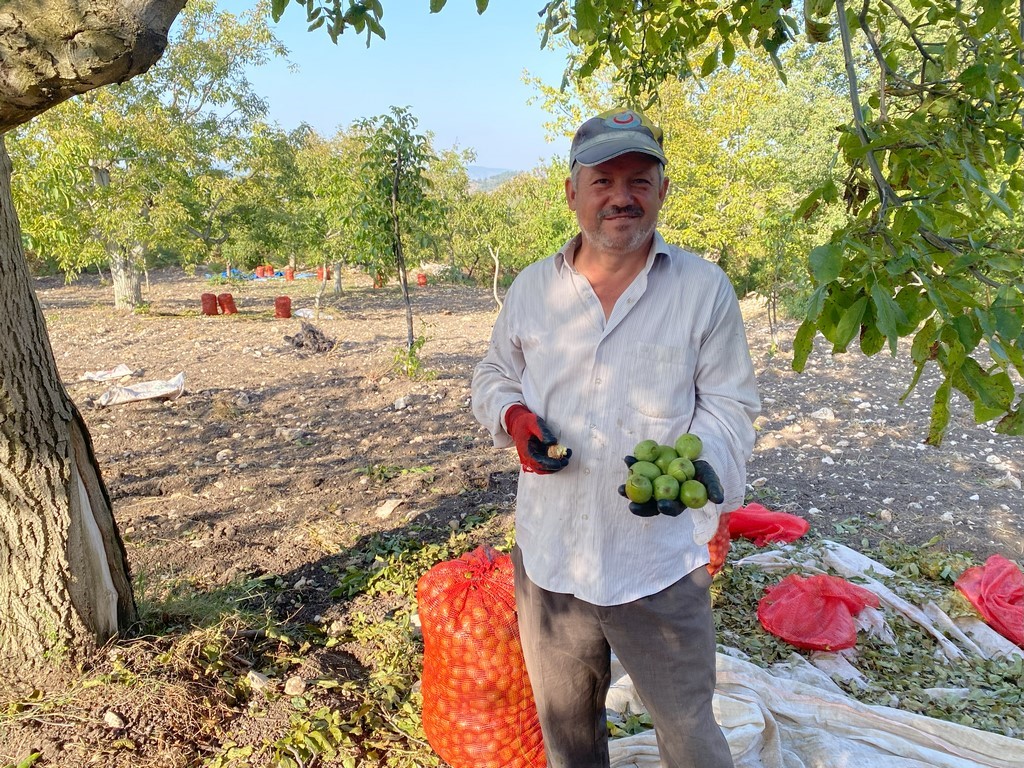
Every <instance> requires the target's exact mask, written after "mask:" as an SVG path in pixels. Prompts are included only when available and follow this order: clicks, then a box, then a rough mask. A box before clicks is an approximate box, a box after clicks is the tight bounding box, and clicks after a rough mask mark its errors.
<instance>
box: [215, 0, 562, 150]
mask: <svg viewBox="0 0 1024 768" xmlns="http://www.w3.org/2000/svg"><path fill="white" fill-rule="evenodd" d="M219 4H220V6H221V7H222V8H224V9H226V10H229V11H232V12H239V11H240V10H244V9H246V8H250V7H252V3H251V2H246V0H221V2H220V3H219ZM543 4H544V3H543V2H542V0H492V2H491V3H490V7H489V8H488V9H487V11H486V12H485V13H483V14H482V15H478V14H477V13H476V3H475V2H474V0H448V4H447V5H446V6H445V8H444V10H443V11H441V12H440V13H438V14H431V13H430V12H429V6H430V4H429V2H428V0H385V1H384V18H383V25H384V28H385V30H386V32H387V39H386V40H383V41H382V40H380V39H378V38H374V39H373V42H372V43H371V44H370V47H369V48H367V47H366V43H365V37H359V36H356V35H353V34H352V33H351V31H347V32H345V33H344V34H343V35H342V36H341V37H339V38H338V44H337V45H334V44H333V43H332V42H331V40H330V38H329V37H328V35H327V33H326V32H325V31H324V30H323V28H321V29H319V30H316V31H314V32H307V30H306V28H307V24H306V14H305V10H304V9H303V8H302V7H301V6H297V5H295V4H294V2H293V3H292V4H290V5H289V6H288V8H287V10H286V11H285V13H284V16H283V18H282V19H281V22H280V23H278V24H272V25H271V26H272V28H273V29H274V30H275V33H276V34H277V35H278V37H279V38H280V39H281V40H282V42H284V44H285V45H286V46H287V47H288V49H289V52H290V53H289V60H290V61H291V62H292V63H293V64H295V65H297V66H298V71H297V72H290V71H289V69H288V66H287V63H286V62H285V61H283V60H276V61H274V62H273V63H271V64H269V65H267V66H265V67H262V68H260V69H258V70H254V71H253V72H252V73H251V76H250V79H251V81H252V83H253V85H254V86H255V89H256V91H257V93H259V94H260V95H261V96H263V97H264V98H265V99H267V101H268V102H269V105H270V118H271V119H272V120H274V121H276V122H278V123H279V124H280V125H281V126H282V127H283V128H286V129H291V128H294V127H295V126H297V125H298V124H299V123H301V122H306V123H309V124H310V125H312V126H313V127H314V128H315V129H316V130H317V131H319V132H320V133H323V134H328V135H329V134H332V133H334V131H335V130H336V129H337V128H338V127H343V126H347V125H348V124H349V123H351V122H352V121H353V120H356V119H358V118H363V117H372V116H374V115H379V114H383V113H385V112H387V111H388V110H389V108H390V107H391V106H392V105H394V106H400V107H409V108H410V110H411V112H412V114H413V115H415V117H416V118H417V120H418V121H419V129H420V131H422V132H426V131H430V132H432V133H433V134H434V146H435V149H438V150H440V149H446V148H449V147H452V146H454V145H456V144H457V145H458V146H459V147H460V148H463V149H465V148H472V149H474V150H475V151H476V154H477V159H476V162H475V165H480V166H486V167H490V168H499V169H509V170H527V169H530V168H533V167H535V166H536V165H538V164H539V163H540V162H543V161H544V160H546V159H547V158H549V157H551V156H553V155H558V156H565V155H566V154H568V146H569V141H568V139H566V138H559V139H557V140H556V141H555V142H553V143H549V142H547V141H545V130H544V128H543V123H544V121H545V120H546V119H547V116H546V114H545V112H544V110H543V109H542V108H541V106H540V105H539V104H535V105H533V106H527V101H528V99H529V98H530V97H531V96H533V95H535V90H534V88H533V87H532V86H529V85H527V84H525V83H524V82H523V71H524V70H528V71H529V73H530V74H531V75H534V76H537V77H540V78H541V79H543V80H544V82H546V83H548V84H550V85H554V86H557V85H558V84H559V83H560V82H561V76H562V70H563V68H564V59H563V57H562V55H561V54H560V53H558V52H554V51H550V50H545V51H542V50H540V36H539V34H538V33H537V31H536V27H537V24H538V22H539V21H540V17H539V16H538V15H537V11H538V10H539V9H540V8H541V7H542V6H543Z"/></svg>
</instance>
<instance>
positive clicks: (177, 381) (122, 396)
mask: <svg viewBox="0 0 1024 768" xmlns="http://www.w3.org/2000/svg"><path fill="white" fill-rule="evenodd" d="M184 391H185V372H184V371H181V372H180V373H179V374H178V375H177V376H175V377H174V378H173V379H167V380H162V381H141V382H139V383H138V384H134V385H132V386H130V387H111V388H110V389H108V390H107V391H106V392H104V393H103V394H102V395H100V396H99V398H97V400H96V405H97V406H98V407H103V406H107V405H118V404H119V403H130V402H133V401H135V400H153V399H156V398H163V399H164V400H175V399H177V398H178V397H180V396H181V394H182V393H183V392H184Z"/></svg>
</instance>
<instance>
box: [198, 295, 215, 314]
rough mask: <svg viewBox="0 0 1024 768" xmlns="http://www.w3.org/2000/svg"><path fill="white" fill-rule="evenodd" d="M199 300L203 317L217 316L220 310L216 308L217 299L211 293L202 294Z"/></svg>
mask: <svg viewBox="0 0 1024 768" xmlns="http://www.w3.org/2000/svg"><path fill="white" fill-rule="evenodd" d="M199 300H200V301H202V302H203V314H204V315H218V314H220V310H219V309H218V308H217V297H216V295H214V294H212V293H204V294H203V295H202V296H200V297H199Z"/></svg>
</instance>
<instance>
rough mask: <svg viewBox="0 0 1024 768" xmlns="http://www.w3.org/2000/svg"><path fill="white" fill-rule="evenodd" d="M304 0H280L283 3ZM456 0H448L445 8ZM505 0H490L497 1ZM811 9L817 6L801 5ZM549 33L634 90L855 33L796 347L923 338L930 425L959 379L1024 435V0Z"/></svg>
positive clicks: (642, 95)
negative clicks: (931, 380)
mask: <svg viewBox="0 0 1024 768" xmlns="http://www.w3.org/2000/svg"><path fill="white" fill-rule="evenodd" d="M300 2H301V4H302V5H303V6H304V7H305V8H306V9H307V13H308V14H309V16H310V19H311V26H313V27H315V26H319V25H320V24H323V23H326V22H321V21H319V19H320V18H323V17H326V19H327V21H329V22H330V26H329V27H328V31H329V33H330V34H331V36H332V38H334V39H337V36H338V35H339V34H341V33H342V32H343V31H344V30H345V29H346V28H349V27H351V28H352V29H354V30H355V31H356V32H365V33H366V39H367V44H369V42H370V39H371V37H372V36H373V35H377V36H378V37H381V38H383V37H384V30H383V28H382V27H381V24H380V22H381V17H382V16H383V9H382V7H381V4H380V3H379V2H376V1H373V2H354V1H353V0H348V2H347V3H343V2H342V0H332V2H328V3H324V4H321V3H317V2H315V0H300ZM287 3H288V0H276V2H275V14H276V15H280V13H281V12H282V11H283V10H284V8H285V6H286V5H287ZM444 5H445V1H444V0H431V4H430V6H431V10H432V11H435V12H436V11H439V10H441V9H442V8H443V7H444ZM486 6H487V3H486V2H484V1H482V0H478V2H477V8H478V10H479V11H483V10H485V9H486ZM795 7H799V8H800V9H801V11H802V13H801V17H800V18H797V17H796V16H795V15H794V13H793V11H794V8H795ZM541 17H542V19H543V33H542V40H541V44H542V45H546V44H548V43H549V41H551V40H555V39H563V40H567V41H568V42H569V43H570V44H571V50H572V54H571V55H570V59H569V64H568V67H567V70H566V82H568V81H570V80H573V79H575V80H581V79H586V78H588V77H590V76H591V75H593V74H594V73H595V72H596V71H597V70H598V69H599V68H600V67H601V66H603V65H611V66H612V67H613V68H614V70H615V80H616V83H617V84H618V86H619V87H620V89H621V92H622V93H624V94H625V95H626V96H627V98H628V100H629V101H630V103H633V104H635V105H637V106H639V107H642V108H647V107H650V106H651V105H653V104H656V103H657V102H658V101H659V95H660V89H661V88H662V86H663V85H664V84H666V83H672V82H676V81H679V80H685V79H688V78H698V79H699V78H703V77H707V76H709V75H711V74H712V73H714V72H716V71H718V70H720V69H723V68H730V67H732V66H733V65H734V64H735V62H736V58H737V55H738V53H737V52H738V49H739V48H741V47H742V48H746V49H748V50H750V51H753V52H755V53H758V54H760V55H763V56H765V57H767V59H768V60H770V61H771V62H772V63H773V64H774V65H775V67H776V69H777V70H778V74H779V76H780V78H781V79H782V80H783V81H784V82H785V79H786V72H787V69H786V67H785V65H784V62H783V57H782V56H781V55H780V54H781V52H783V51H784V49H785V48H786V47H787V46H788V45H790V44H791V43H792V42H793V40H794V39H795V38H796V37H797V36H798V35H801V34H802V35H804V36H805V37H806V38H807V40H808V41H810V42H812V43H821V42H824V41H827V40H829V39H831V38H832V37H833V36H835V37H837V38H838V39H839V40H840V41H841V43H842V49H843V59H844V65H845V74H846V77H845V83H844V84H843V86H844V88H845V91H846V96H847V98H848V101H849V110H850V111H849V116H848V119H847V121H846V122H845V124H844V125H843V126H841V128H840V130H839V131H838V139H837V142H836V152H837V158H838V161H839V163H840V164H841V165H842V167H843V168H844V170H845V173H843V174H842V178H841V180H840V182H839V183H836V182H835V181H833V180H831V179H830V180H828V181H827V182H825V183H824V184H822V185H821V186H820V187H819V188H818V189H816V190H815V191H814V192H813V193H812V194H811V195H809V196H808V197H807V198H806V199H805V200H804V201H803V202H802V203H801V204H800V205H799V206H797V207H796V210H795V211H794V215H795V217H796V220H797V221H800V220H803V219H804V218H805V217H806V218H810V217H812V216H813V215H814V213H815V210H816V208H817V206H818V204H820V203H821V202H826V203H827V202H835V201H839V200H841V201H843V202H844V203H845V204H846V206H847V209H848V213H849V216H848V219H847V220H846V221H845V222H844V223H843V224H842V226H839V227H837V228H835V229H834V230H833V231H832V233H831V236H830V237H828V239H827V241H826V242H823V243H821V244H819V245H818V246H816V247H814V248H813V249H811V251H810V253H809V254H808V259H807V262H808V269H809V275H810V278H811V279H812V280H813V282H814V292H813V294H812V297H811V300H810V302H809V305H808V307H807V312H806V316H805V318H804V321H803V324H802V325H801V327H800V331H799V333H798V334H797V338H796V343H795V359H794V367H795V368H797V369H798V370H802V369H803V366H804V365H805V363H806V360H807V357H808V354H809V352H810V350H811V348H812V345H813V342H814V338H815V336H816V335H817V334H818V333H820V334H821V335H822V336H824V338H825V339H826V340H827V341H828V342H830V343H831V344H832V347H833V350H834V351H836V352H839V351H843V350H846V349H847V348H848V347H849V345H850V344H851V343H852V342H853V341H855V340H856V341H857V342H858V343H859V346H860V349H861V351H862V352H864V353H865V354H869V355H870V354H875V353H877V352H879V351H881V350H882V349H885V348H888V349H889V350H890V351H891V352H892V353H893V354H895V352H896V351H897V346H898V342H899V340H900V339H901V338H904V337H909V338H912V346H911V357H912V360H913V364H914V366H915V375H914V378H913V381H912V384H911V387H910V388H911V389H913V388H914V386H916V384H917V382H918V381H919V378H920V376H921V374H922V373H923V372H924V370H925V368H926V367H928V366H932V367H935V368H937V369H938V373H939V377H940V385H939V386H938V388H937V391H936V392H935V395H934V401H933V407H932V424H931V427H930V430H929V436H928V439H929V441H930V442H932V443H938V442H940V441H941V439H942V435H943V434H944V432H945V430H946V427H947V426H948V423H949V419H950V403H951V398H952V394H953V391H954V390H957V391H959V392H960V393H961V394H963V395H964V396H966V397H967V399H968V400H969V401H970V402H971V403H972V405H973V409H974V418H975V420H976V421H978V422H979V423H981V422H986V421H990V420H996V427H995V428H996V431H998V432H1000V433H1003V434H1010V435H1021V434H1024V393H1022V392H1021V389H1022V387H1021V384H1020V381H1021V378H1022V377H1024V241H1022V240H1024V229H1022V226H1021V221H1020V216H1021V200H1022V195H1024V174H1022V173H1021V144H1022V141H1024V128H1022V120H1024V111H1022V98H1024V45H1022V39H1021V37H1022V35H1021V25H1022V19H1021V7H1020V5H1019V3H1018V2H1017V0H965V1H964V2H960V3H948V2H943V1H942V0H863V1H862V2H861V3H858V4H857V5H848V4H847V2H846V0H806V1H805V2H804V3H803V4H802V5H800V6H795V5H794V4H793V3H792V2H791V0H761V1H760V2H756V3H750V2H742V1H740V0H735V1H734V2H725V1H720V2H716V1H714V0H707V2H685V1H684V0H643V2H638V1H637V0H550V2H548V3H546V4H545V5H544V7H543V8H542V10H541Z"/></svg>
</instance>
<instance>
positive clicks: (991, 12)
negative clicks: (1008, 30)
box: [973, 0, 1003, 37]
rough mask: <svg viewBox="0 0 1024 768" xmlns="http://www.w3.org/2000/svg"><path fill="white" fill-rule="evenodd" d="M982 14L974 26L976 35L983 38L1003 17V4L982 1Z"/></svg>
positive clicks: (993, 0)
mask: <svg viewBox="0 0 1024 768" xmlns="http://www.w3.org/2000/svg"><path fill="white" fill-rule="evenodd" d="M980 5H981V6H982V10H981V13H980V14H979V15H978V20H977V21H976V22H975V24H974V30H973V31H974V34H975V35H977V36H978V37H981V36H983V35H985V34H987V33H989V32H991V31H992V30H993V29H995V27H996V25H997V24H998V23H999V22H1000V20H1001V19H1002V16H1003V3H1002V2H1000V0H981V3H980Z"/></svg>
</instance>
